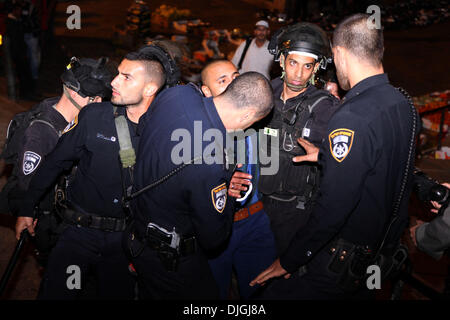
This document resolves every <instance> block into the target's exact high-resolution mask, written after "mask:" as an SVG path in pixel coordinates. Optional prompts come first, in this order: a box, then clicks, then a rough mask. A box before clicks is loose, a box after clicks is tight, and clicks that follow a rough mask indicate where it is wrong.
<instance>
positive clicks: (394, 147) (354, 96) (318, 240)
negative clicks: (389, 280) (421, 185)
mask: <svg viewBox="0 0 450 320" xmlns="http://www.w3.org/2000/svg"><path fill="white" fill-rule="evenodd" d="M412 123H413V121H412V112H411V108H410V106H409V104H408V102H407V100H406V99H405V97H404V96H403V95H402V94H401V93H400V92H399V91H398V90H396V89H395V88H393V87H392V86H391V85H390V84H389V82H388V78H387V75H385V74H381V75H376V76H372V77H369V78H366V79H364V80H363V81H361V82H359V83H358V84H357V85H356V86H354V87H353V88H352V89H351V90H350V91H349V92H348V93H347V95H346V96H345V98H344V99H343V104H342V106H341V107H340V108H339V110H338V111H337V112H336V113H335V114H334V116H333V117H332V119H331V120H330V123H329V125H328V135H327V138H326V141H325V142H324V143H323V145H322V147H321V150H320V154H319V162H320V163H321V164H322V165H323V167H324V171H323V173H324V176H323V179H322V183H321V189H320V195H319V199H318V201H317V204H316V206H315V208H314V211H313V213H312V215H311V218H310V219H309V221H308V224H307V225H306V226H305V227H304V228H303V229H302V231H301V232H298V233H297V234H296V236H295V238H294V240H293V241H292V242H291V245H290V247H289V249H288V251H287V253H286V254H285V255H283V256H282V257H280V262H281V265H282V266H283V268H285V269H286V270H287V271H288V272H293V271H294V270H296V269H297V268H298V267H299V266H301V265H304V264H306V263H307V262H308V261H309V259H311V257H313V256H314V255H315V254H316V253H317V252H318V251H319V250H320V249H321V248H323V247H324V246H325V245H326V244H327V243H328V242H329V241H330V240H332V239H334V238H335V237H337V238H343V239H345V240H348V241H351V242H353V243H355V244H361V245H368V246H371V247H372V248H373V247H374V246H375V245H377V244H378V243H379V242H380V241H381V237H382V235H383V234H384V231H385V228H386V224H387V221H388V219H389V218H390V215H391V213H392V208H393V204H394V200H395V198H397V196H398V190H399V189H400V184H401V180H402V177H403V175H404V172H405V163H406V160H407V156H408V149H409V144H410V139H411V127H412ZM409 180H411V179H409ZM406 190H407V191H406V192H405V195H404V196H403V201H402V204H401V206H400V210H399V219H398V220H397V223H396V224H395V225H394V227H393V230H392V232H391V234H390V237H389V239H388V243H389V242H390V241H398V239H399V237H400V235H401V232H402V231H403V229H404V227H405V226H406V223H407V215H408V213H407V204H408V198H409V194H410V190H411V183H410V182H408V185H407V189H406Z"/></svg>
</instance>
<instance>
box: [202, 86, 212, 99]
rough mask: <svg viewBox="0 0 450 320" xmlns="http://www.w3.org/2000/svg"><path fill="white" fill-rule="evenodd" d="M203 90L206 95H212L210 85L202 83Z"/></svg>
mask: <svg viewBox="0 0 450 320" xmlns="http://www.w3.org/2000/svg"><path fill="white" fill-rule="evenodd" d="M202 92H203V94H204V95H205V97H207V98H209V97H212V93H211V90H210V89H209V87H207V86H205V85H202Z"/></svg>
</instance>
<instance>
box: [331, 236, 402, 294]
mask: <svg viewBox="0 0 450 320" xmlns="http://www.w3.org/2000/svg"><path fill="white" fill-rule="evenodd" d="M329 250H330V253H331V259H330V262H329V264H328V270H329V271H330V272H333V273H336V274H338V280H337V283H336V284H337V286H338V287H339V288H340V289H341V290H342V291H344V292H346V293H355V292H357V291H358V290H360V289H362V288H364V287H365V286H366V280H367V278H368V277H369V276H370V274H367V268H368V267H369V266H370V265H377V266H378V267H380V271H381V282H383V281H385V280H387V279H389V278H391V276H392V275H393V274H394V273H395V272H396V271H398V270H400V267H401V265H402V264H403V263H404V261H405V260H406V258H407V249H406V248H405V247H404V246H403V245H400V244H399V245H398V246H397V247H396V248H395V249H394V250H391V251H387V252H384V253H382V254H380V255H379V256H378V257H375V252H373V251H372V249H371V248H369V247H368V246H362V245H356V244H353V243H351V242H349V241H346V240H344V239H338V240H335V241H333V242H332V243H331V245H330V246H329Z"/></svg>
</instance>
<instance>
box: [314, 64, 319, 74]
mask: <svg viewBox="0 0 450 320" xmlns="http://www.w3.org/2000/svg"><path fill="white" fill-rule="evenodd" d="M319 67H320V62H316V63H315V64H314V71H313V73H316V72H317V70H319Z"/></svg>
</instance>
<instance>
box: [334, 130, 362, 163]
mask: <svg viewBox="0 0 450 320" xmlns="http://www.w3.org/2000/svg"><path fill="white" fill-rule="evenodd" d="M354 135H355V132H354V131H352V130H349V129H336V130H334V131H333V132H331V133H330V134H329V135H328V138H329V140H330V151H331V155H332V156H333V158H334V159H335V160H336V161H337V162H342V161H343V160H344V159H345V158H346V157H347V155H348V154H349V153H350V149H351V148H352V144H353V137H354Z"/></svg>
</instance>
